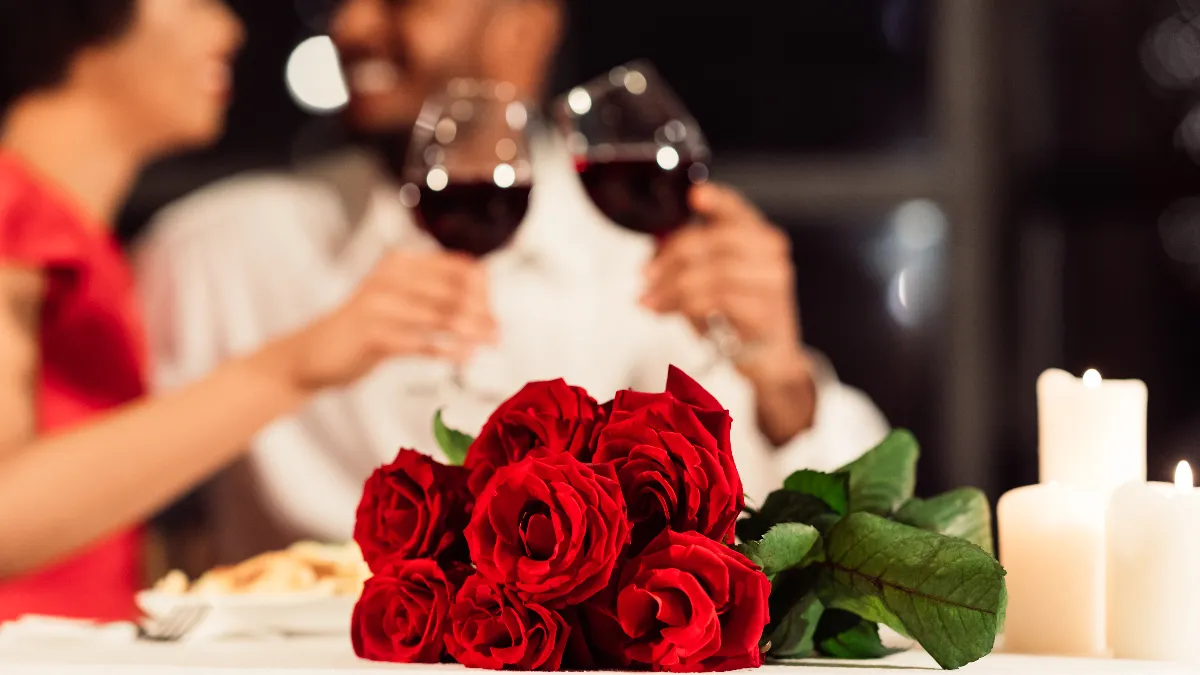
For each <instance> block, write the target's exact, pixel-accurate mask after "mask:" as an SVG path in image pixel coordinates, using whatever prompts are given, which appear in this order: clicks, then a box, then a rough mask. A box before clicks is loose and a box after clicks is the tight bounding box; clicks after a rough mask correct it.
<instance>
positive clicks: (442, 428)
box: [433, 410, 475, 466]
mask: <svg viewBox="0 0 1200 675" xmlns="http://www.w3.org/2000/svg"><path fill="white" fill-rule="evenodd" d="M433 437H434V438H435V439H437V443H438V445H439V446H441V448H442V452H444V453H445V454H446V461H447V462H448V463H449V464H450V465H451V466H462V464H463V462H464V461H466V459H467V448H469V447H471V444H472V443H474V442H475V439H474V438H472V437H471V436H469V435H467V434H464V433H463V432H461V431H458V430H457V429H451V428H450V427H448V426H446V423H445V422H444V421H442V411H441V410H439V411H437V413H435V414H434V416H433Z"/></svg>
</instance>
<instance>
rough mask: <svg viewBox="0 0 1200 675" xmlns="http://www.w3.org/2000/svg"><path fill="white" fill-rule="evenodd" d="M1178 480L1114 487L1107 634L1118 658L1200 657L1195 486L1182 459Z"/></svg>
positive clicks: (1199, 497)
mask: <svg viewBox="0 0 1200 675" xmlns="http://www.w3.org/2000/svg"><path fill="white" fill-rule="evenodd" d="M1175 481H1176V482H1175V485H1171V484H1169V483H1149V484H1145V483H1137V484H1130V485H1126V486H1124V487H1122V488H1121V489H1119V490H1117V492H1116V493H1115V494H1114V495H1113V499H1112V503H1111V504H1110V506H1109V512H1108V594H1109V616H1108V638H1109V644H1110V646H1111V647H1112V650H1113V655H1114V656H1116V657H1117V658H1125V659H1144V660H1162V661H1181V662H1185V663H1195V664H1200V490H1196V489H1195V488H1194V487H1193V481H1192V472H1191V468H1190V467H1189V466H1188V464H1187V463H1186V462H1182V463H1180V465H1179V468H1178V469H1177V470H1176V475H1175Z"/></svg>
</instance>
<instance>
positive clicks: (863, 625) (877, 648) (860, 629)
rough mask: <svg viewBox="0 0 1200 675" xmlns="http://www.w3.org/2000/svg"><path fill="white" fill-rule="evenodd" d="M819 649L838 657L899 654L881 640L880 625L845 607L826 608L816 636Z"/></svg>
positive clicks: (851, 657) (823, 652)
mask: <svg viewBox="0 0 1200 675" xmlns="http://www.w3.org/2000/svg"><path fill="white" fill-rule="evenodd" d="M813 641H814V643H815V644H816V648H817V650H818V651H819V652H821V654H823V655H825V656H832V657H834V658H838V659H857V660H865V659H879V658H883V657H885V656H887V655H889V654H894V653H896V652H897V651H899V650H897V649H893V648H890V647H885V646H884V644H883V641H882V640H880V639H879V625H878V624H876V623H873V622H871V621H867V620H865V619H862V618H859V616H858V615H857V614H852V613H850V612H847V611H845V610H841V609H830V610H826V611H825V613H824V614H822V615H821V620H820V623H819V624H818V625H817V630H816V633H815V634H814V635H813Z"/></svg>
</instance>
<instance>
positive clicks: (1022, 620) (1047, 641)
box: [996, 483, 1107, 657]
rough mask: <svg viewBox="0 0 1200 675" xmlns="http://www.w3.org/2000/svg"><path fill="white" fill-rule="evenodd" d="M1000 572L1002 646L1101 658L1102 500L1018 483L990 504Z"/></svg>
mask: <svg viewBox="0 0 1200 675" xmlns="http://www.w3.org/2000/svg"><path fill="white" fill-rule="evenodd" d="M996 515H997V520H998V522H999V527H1000V562H1001V564H1003V565H1004V569H1005V570H1006V571H1007V573H1008V574H1007V576H1006V577H1005V582H1006V584H1007V586H1008V614H1007V621H1006V623H1005V628H1004V650H1005V651H1007V652H1013V653H1019V654H1054V655H1061V656H1082V657H1104V656H1106V655H1107V649H1106V647H1105V619H1104V604H1105V603H1104V592H1105V588H1104V584H1105V575H1104V501H1103V500H1102V499H1101V498H1100V497H1099V496H1098V495H1096V494H1095V493H1092V492H1089V491H1087V490H1081V489H1079V488H1076V487H1072V486H1068V485H1060V484H1057V483H1049V484H1045V485H1031V486H1029V487H1023V488H1018V489H1016V490H1013V491H1012V492H1009V493H1008V494H1006V495H1004V496H1003V497H1002V498H1001V499H1000V504H999V505H998V507H997V509H996Z"/></svg>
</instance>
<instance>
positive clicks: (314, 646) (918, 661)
mask: <svg viewBox="0 0 1200 675" xmlns="http://www.w3.org/2000/svg"><path fill="white" fill-rule="evenodd" d="M348 642H349V641H348V640H345V639H336V640H334V639H307V640H286V641H284V640H280V641H276V642H218V643H194V644H187V643H174V644H163V643H135V644H88V643H79V642H68V641H50V640H24V641H22V642H20V643H19V644H5V645H2V646H0V673H3V675H51V674H53V675H118V674H120V675H126V674H129V675H143V674H145V675H149V674H150V673H155V674H162V675H237V674H238V673H245V674H247V675H268V674H271V673H278V674H280V675H342V674H345V675H355V674H357V673H360V672H370V671H373V670H392V671H405V672H406V674H407V675H447V671H453V670H461V668H460V667H459V666H449V665H447V666H406V665H395V664H379V663H368V662H365V661H360V660H358V659H357V658H355V656H354V653H353V651H352V650H351V648H350V645H349V644H348ZM903 671H914V672H919V671H926V672H936V671H937V666H936V665H935V664H934V662H933V661H932V660H931V659H930V658H929V657H928V656H927V655H926V654H924V653H922V652H920V651H919V650H912V651H908V652H904V653H902V654H896V655H894V656H891V657H888V658H887V659H883V660H880V661H870V662H845V661H827V660H826V661H822V660H810V661H798V662H795V663H794V664H788V665H772V666H767V667H765V668H763V669H762V670H760V671H759V672H760V673H761V674H762V675H783V674H784V673H785V672H787V673H795V675H859V674H862V675H898V673H899V672H903ZM959 672H963V673H968V674H972V675H1000V674H1001V673H1003V674H1005V675H1007V674H1009V673H1014V674H1017V673H1019V674H1020V675H1042V674H1046V675H1060V674H1061V675H1075V674H1076V673H1078V674H1080V675H1082V674H1083V673H1088V674H1089V675H1091V674H1099V675H1105V674H1109V673H1111V674H1113V675H1124V674H1128V675H1168V674H1170V675H1175V674H1177V673H1192V674H1196V673H1200V667H1197V666H1184V665H1174V664H1166V663H1147V662H1137V661H1115V660H1093V659H1068V658H1054V657H1035V656H1018V655H1012V654H993V655H991V656H988V657H987V658H985V659H983V660H981V661H979V662H977V663H973V664H971V665H970V666H967V667H966V668H964V669H962V670H961V671H959Z"/></svg>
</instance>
